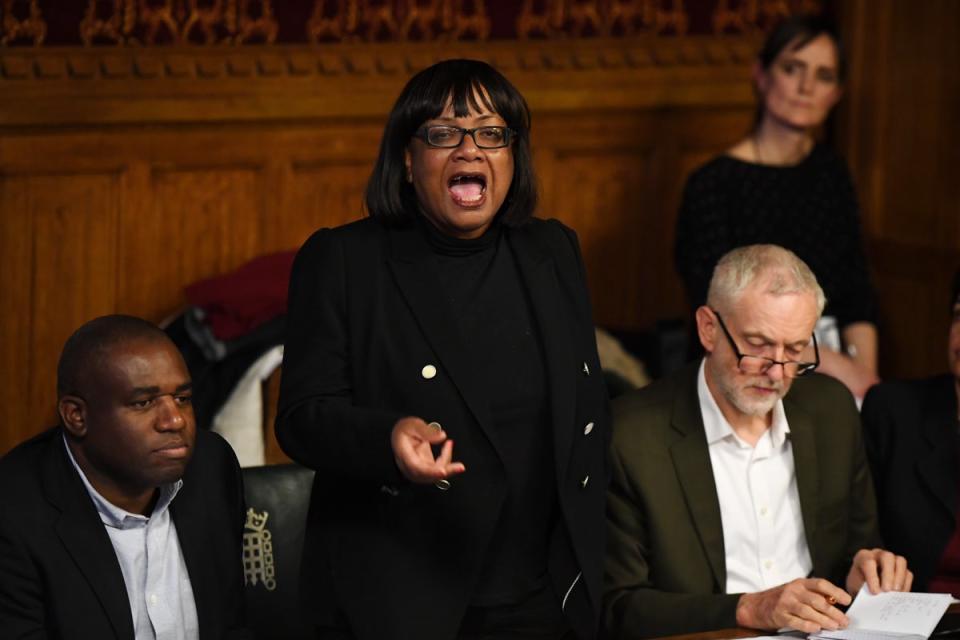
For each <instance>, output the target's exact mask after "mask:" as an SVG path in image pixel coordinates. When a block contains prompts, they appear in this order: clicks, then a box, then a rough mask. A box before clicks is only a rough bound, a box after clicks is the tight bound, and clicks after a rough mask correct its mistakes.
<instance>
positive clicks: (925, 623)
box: [847, 585, 953, 637]
mask: <svg viewBox="0 0 960 640" xmlns="http://www.w3.org/2000/svg"><path fill="white" fill-rule="evenodd" d="M952 599H953V598H951V597H950V596H949V595H947V594H941V593H900V592H894V591H887V592H884V593H878V594H876V595H873V594H871V593H870V590H869V589H867V585H863V588H862V589H860V593H858V594H857V597H856V599H855V600H854V601H853V604H852V605H850V608H849V609H847V617H848V618H850V626H849V627H848V628H849V629H851V630H855V631H868V630H869V631H880V632H883V633H896V634H905V635H919V636H923V637H928V636H929V635H930V634H931V633H933V629H934V627H936V626H937V623H938V622H940V618H942V617H943V614H944V613H945V612H946V610H947V607H949V606H950V602H951V600H952Z"/></svg>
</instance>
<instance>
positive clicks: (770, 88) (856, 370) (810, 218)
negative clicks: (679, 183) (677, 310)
mask: <svg viewBox="0 0 960 640" xmlns="http://www.w3.org/2000/svg"><path fill="white" fill-rule="evenodd" d="M843 70H844V60H843V51H842V47H841V44H840V40H839V37H838V36H837V33H836V32H835V30H834V29H833V27H832V26H831V25H830V24H829V23H828V22H827V21H826V20H825V19H823V18H820V17H813V16H794V17H791V18H787V19H786V20H785V21H783V22H782V23H780V24H779V25H778V26H777V27H776V28H775V29H774V30H773V31H772V32H771V33H770V35H769V36H768V38H767V40H766V42H765V43H764V46H763V49H762V50H761V51H760V55H759V56H758V59H757V61H756V63H755V64H754V68H753V81H754V85H755V89H756V92H757V98H758V105H757V118H756V122H755V125H754V128H753V130H752V131H751V132H750V134H749V135H748V136H747V137H745V138H744V139H742V140H741V141H740V142H738V143H737V144H735V145H734V146H733V147H731V148H730V149H728V150H727V151H726V152H725V153H724V154H723V155H721V156H719V157H717V158H714V159H713V160H711V161H710V162H708V163H707V164H705V165H704V166H702V167H700V168H699V169H697V170H696V171H694V172H693V173H692V174H691V175H690V178H689V179H688V180H687V184H686V187H685V189H684V193H683V204H682V206H681V209H680V214H679V217H678V219H677V234H676V247H675V256H674V258H675V261H676V268H677V271H678V273H679V274H680V276H681V278H682V279H683V282H684V285H685V287H686V290H687V297H688V299H689V302H690V304H691V305H692V307H693V308H696V307H698V306H700V305H702V304H704V303H705V300H706V293H707V285H708V283H709V282H710V276H711V274H712V273H713V267H714V265H715V264H716V263H717V260H718V259H719V258H720V256H722V255H724V254H725V253H727V252H728V251H730V250H731V249H734V248H736V247H739V246H743V245H750V244H758V243H770V244H778V245H781V246H783V247H786V248H787V249H790V250H791V251H793V252H794V253H796V254H797V255H798V256H799V257H800V258H801V259H802V260H803V261H804V262H806V263H807V264H808V265H809V266H810V268H811V270H812V271H813V272H814V274H815V275H816V276H817V281H818V282H819V283H820V285H821V286H822V287H823V290H824V292H825V293H826V296H827V307H826V309H825V310H824V318H823V319H822V320H821V321H820V323H819V324H818V325H817V337H818V339H819V340H820V346H821V353H820V358H821V363H820V368H819V370H820V371H821V372H822V373H826V374H828V375H831V376H833V377H835V378H838V379H839V380H840V381H842V382H843V383H844V384H845V385H846V386H847V388H848V389H850V391H851V392H852V393H853V394H854V395H855V396H856V397H857V398H862V397H863V396H864V394H865V393H866V391H867V389H869V388H870V386H872V385H873V384H875V383H876V382H877V328H876V324H877V322H876V320H877V318H876V316H877V309H876V299H875V298H876V296H875V293H874V290H873V287H872V285H871V283H870V278H869V274H868V269H867V264H866V258H865V256H864V252H863V246H862V238H861V231H860V214H859V209H858V205H857V197H856V193H855V191H854V188H853V183H852V181H851V179H850V172H849V170H848V169H847V166H846V163H845V162H844V161H843V159H842V158H840V157H839V156H837V155H836V154H835V153H834V152H833V151H831V150H830V149H828V148H827V147H825V146H823V145H821V144H819V143H817V142H816V140H815V139H814V132H815V130H816V129H817V128H818V127H820V126H821V125H822V124H823V122H824V120H825V119H826V118H827V115H828V114H829V113H830V110H831V109H832V108H833V106H834V105H835V104H836V103H837V100H839V98H840V95H841V93H842V80H843ZM822 347H828V348H826V349H825V348H822Z"/></svg>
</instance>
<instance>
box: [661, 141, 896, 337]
mask: <svg viewBox="0 0 960 640" xmlns="http://www.w3.org/2000/svg"><path fill="white" fill-rule="evenodd" d="M761 243H762V244H777V245H780V246H783V247H786V248H787V249H790V250H791V251H793V252H794V253H796V254H797V255H798V256H799V257H800V258H801V259H802V260H803V261H804V262H806V263H807V265H808V266H809V267H810V269H811V270H812V271H813V273H814V274H815V275H816V277H817V280H818V282H819V283H820V286H821V287H822V288H823V291H824V293H825V294H826V296H827V307H826V309H825V310H824V314H825V315H831V316H835V317H836V318H837V323H838V324H839V326H840V327H841V328H842V327H844V326H846V325H848V324H851V323H853V322H858V321H866V322H872V323H876V321H877V309H876V295H875V293H874V290H873V286H872V285H871V283H870V277H869V273H868V269H867V264H866V257H865V255H864V252H863V246H862V238H861V232H860V215H859V208H858V205H857V198H856V193H855V191H854V188H853V182H852V181H851V179H850V172H849V170H848V169H847V166H846V164H845V163H844V161H843V159H841V158H840V157H839V156H837V155H836V154H835V153H833V152H832V151H830V150H829V149H827V148H826V147H824V146H822V145H816V146H814V148H813V150H812V151H811V152H810V153H809V154H808V155H807V157H806V158H804V159H803V160H802V161H801V162H800V163H799V164H797V165H793V166H786V167H784V166H769V165H760V164H754V163H751V162H745V161H743V160H738V159H736V158H732V157H730V156H726V155H723V156H718V157H716V158H714V159H713V160H711V161H710V162H708V163H707V164H705V165H703V166H702V167H700V168H699V169H697V170H696V171H694V172H693V173H692V174H691V175H690V177H689V178H688V180H687V184H686V187H685V188H684V193H683V204H682V206H681V208H680V214H679V217H678V219H677V234H676V245H675V253H674V259H675V266H676V269H677V272H678V273H679V274H680V277H681V278H682V279H683V282H684V286H685V287H686V290H687V298H688V300H689V302H690V304H691V306H692V307H693V308H696V307H698V306H700V305H702V304H704V303H705V301H706V297H707V287H708V286H709V284H710V277H711V276H712V275H713V268H714V266H715V265H716V263H717V261H718V260H719V259H720V258H721V257H722V256H723V255H724V254H726V253H727V252H728V251H730V250H732V249H735V248H737V247H741V246H745V245H751V244H761Z"/></svg>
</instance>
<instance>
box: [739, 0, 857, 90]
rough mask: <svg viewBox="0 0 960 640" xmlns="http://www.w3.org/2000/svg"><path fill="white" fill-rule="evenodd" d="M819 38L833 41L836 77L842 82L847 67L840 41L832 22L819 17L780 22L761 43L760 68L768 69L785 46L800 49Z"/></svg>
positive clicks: (807, 16)
mask: <svg viewBox="0 0 960 640" xmlns="http://www.w3.org/2000/svg"><path fill="white" fill-rule="evenodd" d="M820 36H827V37H828V38H830V39H831V40H833V44H834V46H835V47H836V49H837V76H838V78H839V79H840V81H841V82H842V81H843V79H844V77H845V76H846V67H847V64H846V56H845V54H844V51H843V43H842V42H841V41H840V34H839V33H838V32H837V28H836V26H834V24H833V22H832V21H830V20H829V19H828V18H826V17H825V16H821V15H811V14H797V15H794V16H790V17H789V18H784V19H783V20H781V21H780V23H779V24H777V26H775V27H774V28H773V30H771V31H770V34H769V35H768V36H767V39H766V40H765V41H764V42H763V48H762V49H760V53H759V54H758V55H757V59H758V60H759V61H760V66H762V67H763V68H764V69H769V68H770V65H772V64H773V61H774V60H776V59H777V56H779V55H780V53H781V52H782V51H783V50H784V49H786V48H787V45H789V44H793V47H792V48H791V49H800V48H802V47H805V46H807V43H808V42H810V41H811V40H814V39H816V38H819V37H820ZM794 41H796V42H794Z"/></svg>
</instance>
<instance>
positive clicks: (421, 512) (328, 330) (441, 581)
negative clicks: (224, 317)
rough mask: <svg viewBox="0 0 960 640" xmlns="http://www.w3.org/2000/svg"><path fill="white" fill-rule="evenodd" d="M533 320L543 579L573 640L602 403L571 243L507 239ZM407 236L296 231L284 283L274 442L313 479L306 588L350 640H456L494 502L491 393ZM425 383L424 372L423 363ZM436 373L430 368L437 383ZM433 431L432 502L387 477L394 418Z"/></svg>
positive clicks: (597, 574)
mask: <svg viewBox="0 0 960 640" xmlns="http://www.w3.org/2000/svg"><path fill="white" fill-rule="evenodd" d="M503 233H504V234H505V235H506V240H507V244H508V245H509V246H510V247H511V249H512V250H513V252H514V255H515V256H516V264H517V269H518V271H519V277H520V279H521V282H522V283H523V284H524V285H525V287H526V291H527V293H528V295H529V300H530V303H531V308H532V311H533V316H534V318H535V319H536V321H537V326H538V329H539V332H540V337H541V341H542V345H543V353H544V359H545V363H546V372H545V373H546V377H547V381H548V385H549V390H550V397H549V406H550V422H551V431H552V437H551V438H550V440H549V441H546V442H544V443H543V446H544V447H551V449H552V451H553V454H554V463H555V464H554V467H555V469H554V471H553V473H555V475H556V487H557V492H558V497H559V513H558V514H557V519H558V523H559V524H558V526H556V527H555V530H554V534H553V536H552V539H551V540H544V541H543V542H544V545H545V546H547V547H548V549H549V550H548V572H549V578H550V583H551V584H552V588H553V590H554V591H555V593H556V594H557V598H558V601H564V605H565V606H564V611H565V613H566V617H567V620H568V621H569V622H570V624H571V625H572V627H573V628H574V629H575V630H576V631H577V633H578V634H579V635H580V636H581V637H584V638H587V637H593V636H594V635H595V633H596V629H597V627H598V623H599V613H600V598H601V594H600V581H601V571H602V569H601V567H602V562H603V560H602V556H603V538H604V534H603V522H604V520H603V510H604V503H605V486H606V481H605V478H606V476H607V468H606V467H607V464H606V454H607V450H608V444H609V409H608V406H607V402H606V394H605V391H604V387H603V380H602V375H601V371H600V364H599V361H598V357H597V350H596V339H595V337H594V329H593V321H592V318H591V311H590V304H589V301H588V295H587V290H586V284H585V278H584V272H583V265H582V263H581V259H580V253H579V248H578V245H577V241H576V236H575V235H574V233H573V232H572V231H570V230H569V229H567V228H566V227H564V226H563V225H561V224H560V223H558V222H556V221H542V220H533V221H531V222H530V223H529V224H526V225H524V226H522V227H519V228H504V229H503ZM441 292H442V287H441V285H440V281H439V279H438V277H437V274H436V266H435V260H434V259H433V257H432V251H431V249H430V247H429V245H428V244H427V241H426V239H425V238H424V236H423V234H422V232H421V231H420V230H418V229H417V228H404V229H389V228H386V227H384V226H382V225H381V224H380V223H379V222H377V221H376V220H373V219H365V220H362V221H359V222H357V223H353V224H349V225H346V226H343V227H339V228H336V229H332V230H330V229H324V230H321V231H319V232H317V233H316V234H314V235H313V237H311V238H310V239H309V240H308V241H307V242H306V244H305V245H304V246H303V248H302V249H301V250H300V253H299V254H298V256H297V259H296V261H295V263H294V269H293V275H292V277H291V283H290V298H289V311H288V316H287V318H288V336H287V342H286V352H285V355H284V363H283V378H282V382H281V390H280V412H279V417H278V421H277V434H278V437H279V441H280V443H281V445H282V446H283V447H284V450H285V451H286V452H287V453H288V454H289V455H290V456H291V457H292V458H294V459H295V460H297V461H298V462H300V463H302V464H304V465H306V466H308V467H311V468H313V469H315V470H316V471H317V473H316V477H315V480H314V485H313V493H312V497H311V507H310V513H309V516H308V524H307V541H306V544H305V548H304V566H303V572H304V573H303V594H304V604H305V607H306V610H307V611H309V612H310V613H311V614H312V616H313V618H314V620H315V622H316V623H317V624H335V623H336V622H337V620H338V619H339V620H344V619H345V620H346V623H347V625H348V626H349V627H350V630H351V632H352V633H353V634H354V635H355V636H356V637H358V638H362V639H367V638H369V639H372V640H387V639H389V638H420V639H423V640H432V639H438V640H447V639H449V638H453V637H454V636H455V635H456V633H457V630H458V628H459V625H460V621H461V619H462V617H463V615H464V612H465V611H466V608H467V606H468V605H469V604H470V599H471V597H472V594H473V590H474V588H475V585H476V584H477V581H478V579H479V576H480V570H481V568H482V563H483V562H484V560H485V551H486V549H487V545H488V543H489V542H490V540H491V536H492V534H493V533H494V528H495V526H496V524H497V518H498V515H499V512H500V508H501V505H502V504H503V501H504V497H505V493H506V490H507V487H506V483H505V480H504V473H503V467H502V464H503V463H502V462H501V460H502V458H501V456H500V454H499V453H498V447H499V446H500V445H499V443H498V437H497V433H496V430H495V428H494V426H493V424H492V420H491V409H490V406H489V399H488V398H486V397H485V396H484V395H483V393H482V392H481V391H480V388H481V381H479V380H477V379H476V373H475V371H474V367H473V361H474V360H473V358H474V356H473V355H472V353H471V351H470V349H469V336H461V335H459V331H458V329H457V323H456V321H455V318H454V317H453V313H452V311H451V310H450V309H449V307H448V303H446V302H445V300H444V296H443V294H442V293H441ZM426 365H431V366H432V367H434V370H435V375H433V376H431V377H427V376H424V367H425V366H426ZM434 370H430V369H427V371H428V372H430V373H434ZM404 416H418V417H421V418H423V419H424V420H427V421H428V422H429V421H436V422H439V423H440V424H441V425H442V426H443V429H444V430H445V431H446V432H447V434H448V435H449V436H450V438H452V439H453V441H454V443H455V445H454V459H455V460H460V461H462V462H463V463H464V464H465V465H466V469H467V470H466V472H465V473H463V474H462V475H458V476H456V477H454V478H451V483H452V486H451V488H450V489H449V490H448V491H441V490H439V489H438V488H436V487H434V486H433V485H415V484H412V483H409V482H407V481H405V480H403V479H402V477H401V475H400V473H399V471H398V469H397V466H396V463H395V461H394V456H393V452H392V449H391V447H390V434H391V431H392V428H393V425H394V424H395V423H396V421H397V420H398V419H400V418H402V417H404Z"/></svg>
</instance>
